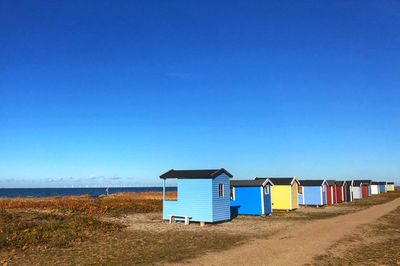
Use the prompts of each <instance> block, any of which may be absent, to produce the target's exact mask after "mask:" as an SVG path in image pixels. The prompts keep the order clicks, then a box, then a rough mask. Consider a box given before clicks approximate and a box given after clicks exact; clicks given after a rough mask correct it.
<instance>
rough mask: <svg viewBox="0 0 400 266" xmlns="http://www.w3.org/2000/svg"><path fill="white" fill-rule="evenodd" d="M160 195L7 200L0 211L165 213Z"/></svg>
mask: <svg viewBox="0 0 400 266" xmlns="http://www.w3.org/2000/svg"><path fill="white" fill-rule="evenodd" d="M161 200H162V194H161V193H160V192H145V193H119V194H113V195H110V196H107V197H99V198H93V197H90V196H87V195H85V196H68V197H48V198H10V199H9V198H3V199H0V209H3V210H7V209H41V210H57V211H60V212H80V213H86V214H112V215H119V214H128V213H148V212H158V211H161V210H162V201H161Z"/></svg>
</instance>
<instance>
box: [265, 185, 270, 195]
mask: <svg viewBox="0 0 400 266" xmlns="http://www.w3.org/2000/svg"><path fill="white" fill-rule="evenodd" d="M269 194H270V188H269V186H268V185H266V186H265V187H264V195H269Z"/></svg>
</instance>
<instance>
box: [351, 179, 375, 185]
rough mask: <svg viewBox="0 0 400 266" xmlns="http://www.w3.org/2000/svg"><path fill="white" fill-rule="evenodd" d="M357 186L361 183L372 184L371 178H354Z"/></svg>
mask: <svg viewBox="0 0 400 266" xmlns="http://www.w3.org/2000/svg"><path fill="white" fill-rule="evenodd" d="M353 182H354V185H355V186H360V185H361V184H367V185H370V184H371V183H372V181H371V180H353Z"/></svg>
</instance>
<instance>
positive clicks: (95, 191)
mask: <svg viewBox="0 0 400 266" xmlns="http://www.w3.org/2000/svg"><path fill="white" fill-rule="evenodd" d="M167 190H168V191H175V190H176V188H174V187H169V188H167ZM108 191H109V193H110V194H112V193H118V192H150V191H153V192H154V191H155V192H158V191H162V187H110V188H109V189H108ZM101 194H106V188H105V187H104V188H99V187H96V188H0V197H10V198H13V197H50V196H72V195H90V196H92V197H98V196H99V195H101Z"/></svg>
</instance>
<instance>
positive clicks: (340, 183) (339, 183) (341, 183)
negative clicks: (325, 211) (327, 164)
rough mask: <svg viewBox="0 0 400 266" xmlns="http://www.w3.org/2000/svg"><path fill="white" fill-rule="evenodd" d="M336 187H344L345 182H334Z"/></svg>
mask: <svg viewBox="0 0 400 266" xmlns="http://www.w3.org/2000/svg"><path fill="white" fill-rule="evenodd" d="M336 185H339V186H344V185H346V181H336Z"/></svg>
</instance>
